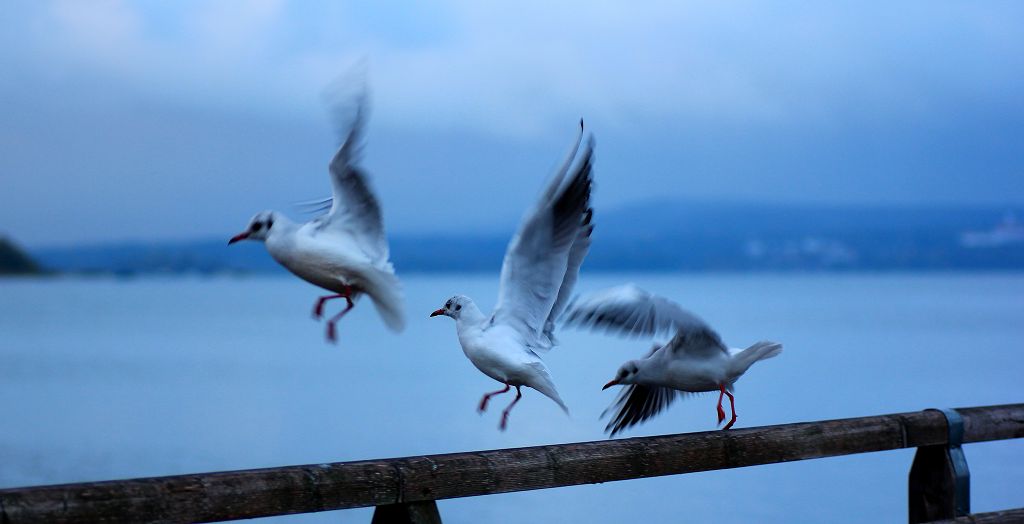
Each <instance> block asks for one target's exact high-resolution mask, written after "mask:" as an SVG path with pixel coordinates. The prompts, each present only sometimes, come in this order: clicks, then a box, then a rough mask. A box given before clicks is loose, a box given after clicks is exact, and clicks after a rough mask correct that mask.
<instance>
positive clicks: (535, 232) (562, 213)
mask: <svg viewBox="0 0 1024 524" xmlns="http://www.w3.org/2000/svg"><path fill="white" fill-rule="evenodd" d="M593 153H594V147H593V140H592V139H591V140H590V141H589V142H588V143H587V145H586V147H585V148H584V150H583V153H582V156H581V159H580V161H579V162H578V163H577V165H576V168H575V170H573V171H572V173H571V175H570V176H569V177H568V181H565V182H564V183H563V179H564V178H565V173H558V174H557V175H556V176H555V177H554V179H553V180H552V181H551V183H550V184H549V185H548V187H547V189H546V190H545V191H544V193H543V195H541V199H540V201H539V202H538V203H537V205H536V206H535V207H534V208H533V209H532V210H531V211H530V212H529V213H527V214H526V216H525V217H524V218H523V221H522V223H521V224H520V226H519V231H518V232H516V235H515V236H514V237H512V241H511V242H509V245H508V250H507V251H506V252H505V261H504V263H503V264H502V267H501V287H500V289H499V291H498V303H497V307H495V309H494V316H493V320H494V321H496V322H503V323H507V324H509V325H511V326H513V327H514V328H515V329H516V330H517V331H519V332H520V333H521V334H522V335H523V337H524V339H525V340H524V342H525V343H526V345H527V346H529V347H532V348H539V349H546V348H549V347H550V345H551V341H550V340H547V339H546V337H544V336H543V334H542V331H543V329H544V326H545V323H546V322H547V319H548V316H549V315H550V314H551V310H552V307H553V306H554V304H555V300H556V299H557V297H558V290H559V288H561V286H562V283H563V281H564V280H565V276H566V270H567V268H568V264H569V253H570V251H571V250H572V247H573V243H574V242H575V241H576V239H578V238H579V236H580V232H581V231H582V230H583V229H584V228H585V227H586V225H585V224H584V217H585V216H586V213H587V209H588V208H589V206H590V191H591V187H592V186H593V178H592V166H593Z"/></svg>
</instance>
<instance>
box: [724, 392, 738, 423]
mask: <svg viewBox="0 0 1024 524" xmlns="http://www.w3.org/2000/svg"><path fill="white" fill-rule="evenodd" d="M725 394H726V395H727V396H728V397H729V409H731V410H732V418H731V419H729V423H728V424H726V425H725V427H724V428H722V429H729V428H731V427H732V425H733V424H735V423H736V399H734V398H733V396H732V393H729V392H728V391H726V392H725Z"/></svg>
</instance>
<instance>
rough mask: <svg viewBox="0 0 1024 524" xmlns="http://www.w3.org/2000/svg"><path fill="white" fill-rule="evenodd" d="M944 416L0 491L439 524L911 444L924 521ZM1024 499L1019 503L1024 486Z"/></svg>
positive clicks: (3, 512)
mask: <svg viewBox="0 0 1024 524" xmlns="http://www.w3.org/2000/svg"><path fill="white" fill-rule="evenodd" d="M957 415H958V416H959V417H962V442H963V443H970V442H982V441H990V440H1002V439H1012V438H1021V437H1024V404H1008V405H1002V406H987V407H972V408H960V409H957V410H955V413H952V416H953V417H956V416H957ZM947 416H949V415H947V414H944V413H943V412H942V411H938V410H926V411H920V412H913V413H899V414H892V415H880V416H872V417H861V418H849V419H839V420H826V421H821V422H807V423H799V424H784V425H779V426H765V427H758V428H748V429H735V430H729V431H709V432H702V433H686V434H679V435H665V436H658V437H639V438H626V439H619V440H606V441H600V442H584V443H573V444H558V445H550V446H535V447H527V448H514V449H500V450H491V451H478V452H468V453H450V454H444V455H427V456H418V457H406V458H397V459H385V460H366V461H357V462H338V463H332V464H314V465H306V466H289V467H280V468H268V469H254V470H244V471H231V472H221V473H204V474H194V475H176V476H169V477H153V478H141V479H132V480H118V481H106V482H87V483H81V484H64V485H54V486H39V487H27V488H15V489H4V490H0V522H2V523H3V524H8V523H11V524H16V523H21V522H100V521H102V522H149V521H162V522H211V521H224V520H234V519H245V518H254V517H266V516H272V515H286V514H293V513H310V512H317V511H329V510H337V509H345V508H358V507H366V506H377V511H376V513H375V514H374V518H373V521H374V522H440V516H439V514H438V511H437V506H436V504H435V503H434V501H436V500H440V499H448V498H457V497H473V496H479V495H489V494H493V493H508V492H513V491H524V490H535V489H546V488H556V487H561V486H573V485H577V484H590V483H596V482H609V481H616V480H626V479H635V478H643V477H656V476H661V475H676V474H680V473H693V472H697V471H708V470H718V469H728V468H739V467H746V466H755V465H759V464H772V463H778V462H789V461H794V460H806V459H815V458H822V457H835V456H840V455H850V454H854V453H869V452H873V451H885V450H892V449H901V448H911V447H916V448H918V456H917V458H916V459H915V463H914V466H913V468H912V469H913V472H912V475H911V485H910V508H909V509H910V517H911V521H912V522H915V521H916V522H924V521H929V520H936V519H944V518H955V517H958V516H961V515H959V514H958V513H964V512H966V510H967V507H966V506H965V505H964V492H965V489H966V487H965V485H964V480H965V479H964V478H963V473H965V472H966V469H965V467H966V463H964V464H962V465H960V466H958V465H957V464H956V462H957V456H956V444H958V443H957V442H955V440H956V439H957V435H955V434H954V435H952V438H951V433H955V431H951V430H954V429H955V428H954V425H953V424H948V423H947ZM951 420H952V419H951ZM951 441H952V444H953V445H954V446H952V451H951V446H950V444H951ZM957 467H960V469H957ZM958 475H959V477H958ZM1021 493H1022V499H1024V490H1022V491H1021ZM968 497H969V495H968ZM967 503H968V504H969V499H967ZM1015 511H1016V510H1015ZM1001 513H1005V514H1008V515H1011V516H1012V515H1016V516H1018V517H1019V516H1020V515H1021V513H1020V512H1019V511H1018V512H1017V513H1014V511H1009V512H1001ZM991 515H996V514H991Z"/></svg>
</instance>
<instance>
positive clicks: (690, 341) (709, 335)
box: [666, 326, 729, 358]
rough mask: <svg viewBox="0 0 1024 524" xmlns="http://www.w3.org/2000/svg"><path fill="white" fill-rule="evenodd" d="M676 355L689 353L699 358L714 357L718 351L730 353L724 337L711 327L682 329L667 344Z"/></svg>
mask: <svg viewBox="0 0 1024 524" xmlns="http://www.w3.org/2000/svg"><path fill="white" fill-rule="evenodd" d="M666 347H668V348H669V349H671V351H672V353H673V354H675V355H679V354H687V355H690V356H692V357H698V358H712V357H714V356H715V355H716V354H718V353H725V354H726V355H728V354H729V348H727V347H725V344H723V343H722V339H721V338H720V337H719V336H718V333H715V332H714V331H713V330H712V329H711V328H709V327H707V326H704V327H703V328H694V329H680V330H679V331H678V332H676V336H674V337H672V340H670V341H669V342H668V344H666Z"/></svg>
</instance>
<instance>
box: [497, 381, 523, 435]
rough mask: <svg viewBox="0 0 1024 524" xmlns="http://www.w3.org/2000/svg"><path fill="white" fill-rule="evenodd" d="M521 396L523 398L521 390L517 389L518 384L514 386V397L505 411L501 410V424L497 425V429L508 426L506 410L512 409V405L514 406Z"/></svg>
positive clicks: (503, 429)
mask: <svg viewBox="0 0 1024 524" xmlns="http://www.w3.org/2000/svg"><path fill="white" fill-rule="evenodd" d="M521 398H523V392H522V391H519V386H516V398H515V400H513V401H512V403H511V404H509V405H508V407H507V408H505V411H502V412H501V424H499V425H498V429H500V430H502V431H505V428H506V427H508V412H509V411H512V406H515V405H516V402H519V399H521Z"/></svg>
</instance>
